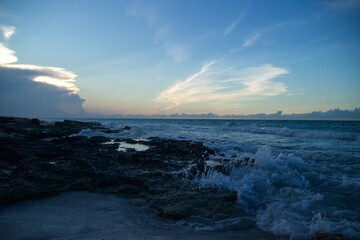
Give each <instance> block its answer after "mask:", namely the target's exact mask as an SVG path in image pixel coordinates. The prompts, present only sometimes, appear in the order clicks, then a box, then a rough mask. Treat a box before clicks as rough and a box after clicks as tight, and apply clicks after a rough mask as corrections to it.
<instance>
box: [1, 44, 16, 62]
mask: <svg viewBox="0 0 360 240" xmlns="http://www.w3.org/2000/svg"><path fill="white" fill-rule="evenodd" d="M17 60H18V59H17V57H16V56H15V52H14V51H13V50H11V49H9V48H7V47H5V46H4V45H3V44H2V43H0V65H1V64H6V63H14V62H17Z"/></svg>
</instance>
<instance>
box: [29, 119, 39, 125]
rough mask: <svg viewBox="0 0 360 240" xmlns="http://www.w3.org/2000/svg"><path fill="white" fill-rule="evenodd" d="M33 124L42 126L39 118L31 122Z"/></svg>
mask: <svg viewBox="0 0 360 240" xmlns="http://www.w3.org/2000/svg"><path fill="white" fill-rule="evenodd" d="M30 121H31V123H32V124H35V125H40V120H39V119H37V118H33V119H31V120H30Z"/></svg>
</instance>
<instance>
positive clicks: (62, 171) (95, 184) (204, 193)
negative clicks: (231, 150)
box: [0, 117, 243, 219]
mask: <svg viewBox="0 0 360 240" xmlns="http://www.w3.org/2000/svg"><path fill="white" fill-rule="evenodd" d="M83 129H96V130H99V131H103V132H111V130H109V129H106V128H104V127H102V126H101V125H100V124H99V123H96V122H79V121H69V120H64V121H62V122H55V123H46V122H41V121H39V120H37V119H24V118H6V117H2V118H0V146H1V151H0V159H1V161H0V168H1V171H0V181H1V183H2V184H1V186H0V203H2V204H4V203H12V202H15V201H20V200H25V199H33V198H42V197H46V196H50V195H54V194H58V193H61V192H68V191H95V192H102V193H112V194H122V195H126V196H131V197H142V198H145V199H147V200H148V201H149V202H150V204H151V206H152V207H154V208H155V209H157V210H158V213H159V215H161V216H163V217H166V218H168V219H184V218H188V217H192V216H195V215H201V216H202V217H206V218H212V219H222V218H225V217H227V218H228V217H231V216H239V214H240V215H241V214H243V212H242V211H241V210H240V209H239V208H237V207H236V193H235V192H230V191H225V190H224V191H219V190H217V189H212V188H199V187H198V186H191V185H189V184H184V182H183V181H182V179H186V176H185V173H184V171H183V169H184V168H186V167H187V166H189V165H190V164H192V165H193V166H195V167H193V169H191V171H190V172H193V173H194V174H196V173H197V172H198V171H204V169H203V166H204V161H205V160H207V159H208V157H209V154H212V153H213V151H212V150H211V149H208V148H206V147H205V146H203V144H202V143H200V142H192V141H176V140H167V139H160V138H151V139H149V140H147V141H143V140H139V141H136V142H135V141H134V140H132V139H115V141H116V142H120V141H121V142H125V143H128V144H134V143H137V144H144V145H146V146H148V147H149V149H148V150H147V151H135V150H133V149H128V150H127V151H117V148H118V145H117V144H104V143H107V142H110V141H111V140H112V139H109V138H106V137H89V138H87V137H80V136H71V135H72V134H76V133H78V132H80V131H81V130H83ZM130 129H131V127H125V128H124V129H122V130H121V131H128V130H130ZM209 197H211V199H209Z"/></svg>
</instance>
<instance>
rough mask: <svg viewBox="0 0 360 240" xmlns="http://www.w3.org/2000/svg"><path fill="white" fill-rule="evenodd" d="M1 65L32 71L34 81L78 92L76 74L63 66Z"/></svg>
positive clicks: (70, 91) (74, 92)
mask: <svg viewBox="0 0 360 240" xmlns="http://www.w3.org/2000/svg"><path fill="white" fill-rule="evenodd" d="M2 67H3V68H4V69H6V68H7V69H15V70H26V71H29V72H32V73H33V74H32V75H33V77H32V78H31V80H33V81H34V82H41V83H45V84H48V85H52V86H55V87H57V88H61V89H64V90H66V91H68V92H69V93H71V94H76V93H77V92H79V88H78V87H77V86H76V85H75V78H76V77H77V76H76V74H74V73H73V72H70V71H68V70H66V69H63V68H57V67H45V66H37V65H29V64H6V65H4V66H2Z"/></svg>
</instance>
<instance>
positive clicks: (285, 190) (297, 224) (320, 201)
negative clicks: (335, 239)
mask: <svg viewBox="0 0 360 240" xmlns="http://www.w3.org/2000/svg"><path fill="white" fill-rule="evenodd" d="M214 159H215V160H212V161H209V162H208V163H207V165H206V170H205V171H202V172H197V173H195V175H194V171H193V169H194V168H193V166H189V167H188V168H186V169H184V171H185V175H186V176H187V177H189V175H191V174H192V175H193V178H192V180H191V181H192V183H193V184H198V185H200V186H202V187H216V188H220V189H221V188H223V189H228V190H232V191H235V192H236V193H237V203H238V206H239V207H240V208H241V209H242V210H244V211H245V212H246V213H248V214H249V215H250V216H253V217H254V221H255V222H256V225H257V226H258V227H259V228H260V229H262V230H265V231H271V232H272V233H274V234H279V235H283V234H284V235H290V236H291V238H296V239H297V238H309V237H311V236H312V235H313V234H315V233H318V232H327V233H340V234H343V235H345V236H349V237H354V238H358V237H360V225H359V223H358V222H354V221H351V220H346V219H339V218H338V217H336V216H331V215H330V216H327V217H322V214H321V213H322V211H323V212H327V209H326V208H327V207H334V206H324V195H323V194H321V193H318V192H314V190H312V188H311V184H310V182H309V180H307V178H306V177H305V176H307V174H308V173H310V172H312V169H311V166H310V165H309V164H307V163H305V162H304V161H303V160H302V159H301V158H300V157H297V156H295V155H293V154H288V155H287V154H282V153H281V154H279V155H278V156H276V157H272V149H271V148H269V147H262V148H259V149H258V150H257V152H256V153H255V154H250V153H242V154H239V155H237V156H235V157H233V158H232V159H231V160H229V161H226V162H224V161H223V162H219V160H218V159H219V158H218V157H216V156H215V157H214Z"/></svg>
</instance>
